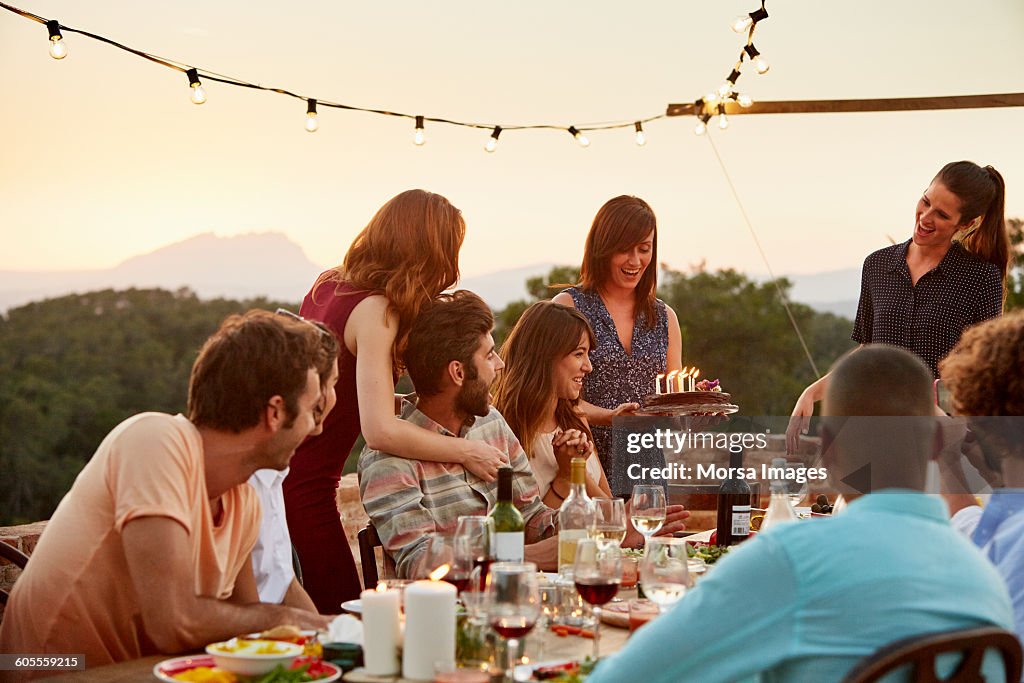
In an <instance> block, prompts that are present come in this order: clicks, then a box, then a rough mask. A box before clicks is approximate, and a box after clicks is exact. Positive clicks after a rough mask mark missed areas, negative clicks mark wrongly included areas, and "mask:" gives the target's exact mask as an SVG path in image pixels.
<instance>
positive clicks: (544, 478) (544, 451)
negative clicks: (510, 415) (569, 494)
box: [530, 430, 602, 498]
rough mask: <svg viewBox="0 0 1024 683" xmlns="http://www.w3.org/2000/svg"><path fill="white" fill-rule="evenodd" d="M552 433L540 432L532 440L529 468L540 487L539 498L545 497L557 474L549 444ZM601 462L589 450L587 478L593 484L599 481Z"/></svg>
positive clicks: (552, 449) (553, 455) (552, 450)
mask: <svg viewBox="0 0 1024 683" xmlns="http://www.w3.org/2000/svg"><path fill="white" fill-rule="evenodd" d="M556 433H558V431H557V430H556V431H553V432H541V433H540V434H538V435H537V436H536V437H535V438H534V439H533V448H532V449H530V456H531V457H530V467H531V468H532V469H533V478H534V479H536V480H537V485H538V486H540V497H541V498H543V497H544V496H545V495H547V492H548V489H549V488H551V482H553V481H554V480H555V476H556V475H557V474H558V461H557V460H556V459H555V449H554V448H553V447H552V445H551V442H552V441H553V440H554V438H555V434H556ZM601 473H602V470H601V461H600V460H599V459H598V457H597V454H596V453H595V452H594V449H593V448H591V449H590V457H588V458H587V476H588V477H589V478H590V479H593V480H594V481H595V482H599V481H601Z"/></svg>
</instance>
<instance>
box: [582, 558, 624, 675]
mask: <svg viewBox="0 0 1024 683" xmlns="http://www.w3.org/2000/svg"><path fill="white" fill-rule="evenodd" d="M573 578H574V580H575V581H576V590H577V591H579V594H580V597H581V598H583V599H584V600H586V602H587V604H588V605H590V606H591V607H593V608H594V659H597V657H598V651H599V649H600V640H601V605H603V604H605V603H607V602H608V601H610V600H611V599H612V598H614V597H615V594H616V593H618V592H619V583H620V582H621V581H622V550H621V549H620V548H619V546H618V545H614V544H608V543H606V542H604V541H602V540H597V539H593V538H588V539H585V540H582V541H580V542H579V543H577V544H576V562H575V563H574V564H573Z"/></svg>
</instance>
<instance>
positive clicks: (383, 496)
mask: <svg viewBox="0 0 1024 683" xmlns="http://www.w3.org/2000/svg"><path fill="white" fill-rule="evenodd" d="M402 419H403V420H407V421H409V422H411V423H413V424H414V425H417V426H419V427H423V428H424V429H429V430H431V431H434V432H437V433H438V434H443V435H445V436H450V437H452V438H463V439H474V440H478V441H483V442H484V443H487V444H489V445H491V446H494V447H495V448H497V449H498V450H499V451H502V452H503V453H505V456H506V458H507V461H508V463H509V464H511V466H512V469H513V471H514V473H515V475H514V477H513V479H512V484H513V486H512V488H513V491H512V495H513V502H514V503H515V506H516V507H517V508H518V509H519V511H520V512H521V513H522V515H523V519H524V520H525V522H526V533H525V541H526V543H527V544H528V545H529V544H531V543H536V542H537V541H540V540H543V539H545V538H547V537H548V536H551V535H552V534H554V533H555V530H556V529H555V524H556V520H557V511H556V510H552V509H551V508H549V507H547V506H546V505H544V503H542V502H541V499H540V489H539V488H538V486H537V481H536V480H535V479H534V478H533V472H532V470H531V469H530V463H529V460H528V459H527V457H526V453H525V452H524V451H523V448H522V446H520V445H519V440H518V439H517V438H516V436H515V434H513V433H512V428H511V427H509V426H508V423H507V422H505V418H504V417H502V416H501V413H499V412H498V411H497V410H495V409H494V408H491V410H490V412H489V413H488V414H487V415H486V416H484V417H477V418H471V421H470V422H468V423H467V424H466V425H465V426H463V428H462V430H461V431H460V433H459V435H458V436H457V437H456V435H455V434H452V433H451V432H450V431H448V430H447V429H445V428H444V427H442V426H441V425H439V424H438V423H436V422H434V421H433V420H431V419H430V418H429V417H427V416H426V415H424V414H423V413H421V412H420V411H419V410H417V409H416V407H415V406H414V405H413V404H411V403H406V405H405V407H404V409H403V411H402ZM359 495H360V497H361V498H362V501H363V507H364V508H365V509H366V513H367V514H368V515H369V516H370V521H371V522H372V523H373V526H374V527H376V529H377V534H378V535H379V536H380V539H381V542H382V543H383V545H384V549H385V550H386V551H387V552H388V554H389V555H391V557H392V558H393V559H394V560H395V565H396V568H397V572H398V576H399V577H401V578H421V577H422V576H424V575H425V574H424V573H423V572H421V571H420V567H419V564H420V562H421V560H422V558H423V553H424V551H425V550H426V549H427V540H428V534H431V533H433V532H442V533H452V532H454V531H455V526H456V525H457V524H458V521H459V517H461V516H463V515H486V514H487V512H488V511H489V510H490V509H491V508H492V507H493V506H494V503H495V502H496V501H497V498H498V485H497V483H496V482H486V481H484V480H483V479H480V478H479V477H477V476H476V475H475V474H473V473H472V472H470V471H469V470H467V469H466V468H464V467H463V466H462V465H459V464H457V463H450V462H430V461H426V460H411V459H407V458H402V457H399V456H397V455H391V454H388V453H381V452H380V451H376V450H373V449H370V448H364V449H363V452H362V455H361V456H360V457H359Z"/></svg>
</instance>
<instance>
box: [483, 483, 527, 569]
mask: <svg viewBox="0 0 1024 683" xmlns="http://www.w3.org/2000/svg"><path fill="white" fill-rule="evenodd" d="M488 516H489V517H490V518H491V519H493V520H494V559H495V561H497V562H522V561H523V545H524V541H523V529H525V528H526V524H525V523H524V522H523V515H522V513H520V512H519V510H517V509H516V506H515V504H514V503H513V502H512V468H511V467H501V468H499V469H498V502H497V503H495V504H494V507H493V508H492V509H491V511H490V513H489V514H488Z"/></svg>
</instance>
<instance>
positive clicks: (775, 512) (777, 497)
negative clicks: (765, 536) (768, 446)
mask: <svg viewBox="0 0 1024 683" xmlns="http://www.w3.org/2000/svg"><path fill="white" fill-rule="evenodd" d="M772 469H773V470H776V471H777V474H778V476H774V477H772V479H771V492H772V498H771V502H770V503H769V504H768V512H766V513H764V520H763V521H762V522H761V530H762V531H763V530H765V529H768V528H769V527H773V526H777V525H779V524H785V523H786V522H795V521H796V520H797V517H796V512H795V511H794V510H793V505H792V504H791V503H790V502H789V487H788V485H787V484H786V480H785V479H783V478H782V473H784V472H785V469H786V459H785V458H773V459H772Z"/></svg>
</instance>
